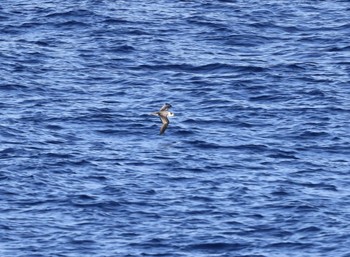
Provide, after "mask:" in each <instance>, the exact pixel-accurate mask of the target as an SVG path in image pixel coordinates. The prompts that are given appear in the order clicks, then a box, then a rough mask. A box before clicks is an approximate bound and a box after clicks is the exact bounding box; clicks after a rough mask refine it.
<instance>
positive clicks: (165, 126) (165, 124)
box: [159, 123, 169, 135]
mask: <svg viewBox="0 0 350 257" xmlns="http://www.w3.org/2000/svg"><path fill="white" fill-rule="evenodd" d="M168 124H169V123H163V125H162V126H161V128H160V133H159V135H162V134H163V133H164V132H165V130H166V128H167V127H168Z"/></svg>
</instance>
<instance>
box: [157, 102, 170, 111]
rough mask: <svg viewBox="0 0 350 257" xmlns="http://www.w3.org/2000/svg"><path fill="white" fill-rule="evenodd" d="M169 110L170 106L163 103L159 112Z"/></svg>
mask: <svg viewBox="0 0 350 257" xmlns="http://www.w3.org/2000/svg"><path fill="white" fill-rule="evenodd" d="M170 108H171V104H168V103H165V104H164V105H163V107H162V108H160V111H161V112H162V111H167V110H169V109H170Z"/></svg>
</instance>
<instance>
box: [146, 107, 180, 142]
mask: <svg viewBox="0 0 350 257" xmlns="http://www.w3.org/2000/svg"><path fill="white" fill-rule="evenodd" d="M171 107H172V106H171V104H168V103H166V104H164V105H163V107H162V108H160V110H159V112H152V113H151V115H155V116H158V117H159V118H160V120H161V122H162V124H163V125H162V126H161V127H160V133H159V135H162V134H163V133H164V132H165V130H166V129H167V127H168V125H169V119H168V117H173V116H175V114H174V113H172V112H169V111H168V110H169V109H170V108H171Z"/></svg>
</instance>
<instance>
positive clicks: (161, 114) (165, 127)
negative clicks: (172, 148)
mask: <svg viewBox="0 0 350 257" xmlns="http://www.w3.org/2000/svg"><path fill="white" fill-rule="evenodd" d="M159 118H160V120H161V121H162V123H163V125H162V126H161V127H160V133H159V135H161V134H163V133H164V132H165V130H166V129H167V127H168V125H169V120H168V118H167V117H166V114H165V115H164V114H163V113H159Z"/></svg>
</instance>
